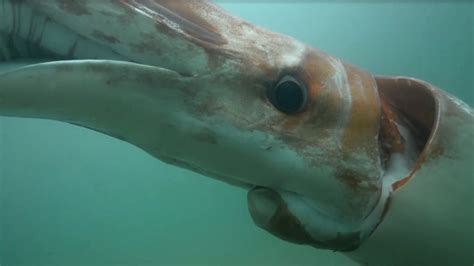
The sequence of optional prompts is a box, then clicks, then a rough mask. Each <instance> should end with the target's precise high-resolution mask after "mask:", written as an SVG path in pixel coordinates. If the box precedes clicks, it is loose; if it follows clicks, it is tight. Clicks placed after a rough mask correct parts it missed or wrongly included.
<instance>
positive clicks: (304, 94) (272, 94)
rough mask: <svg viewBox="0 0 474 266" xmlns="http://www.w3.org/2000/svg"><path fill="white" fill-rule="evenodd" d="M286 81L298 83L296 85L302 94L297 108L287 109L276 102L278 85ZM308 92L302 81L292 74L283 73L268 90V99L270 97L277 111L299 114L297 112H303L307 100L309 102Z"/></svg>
mask: <svg viewBox="0 0 474 266" xmlns="http://www.w3.org/2000/svg"><path fill="white" fill-rule="evenodd" d="M286 82H292V83H294V84H296V85H298V87H299V88H300V91H301V94H302V102H301V105H300V107H299V108H298V109H297V110H288V109H286V108H284V107H282V106H281V104H279V103H278V100H277V96H276V92H277V90H278V87H279V86H281V85H282V84H284V83H286ZM308 94H309V91H308V88H307V87H306V86H305V85H304V83H303V82H301V81H299V80H298V79H297V78H296V77H294V76H292V75H285V76H283V77H282V78H281V79H280V81H278V83H277V84H276V85H275V86H273V87H272V88H271V89H270V90H269V99H270V102H271V103H272V105H273V106H274V107H275V108H276V109H277V110H278V111H280V112H282V113H284V114H288V115H295V114H299V113H301V112H303V111H304V110H305V109H306V107H307V106H308V102H309V101H308Z"/></svg>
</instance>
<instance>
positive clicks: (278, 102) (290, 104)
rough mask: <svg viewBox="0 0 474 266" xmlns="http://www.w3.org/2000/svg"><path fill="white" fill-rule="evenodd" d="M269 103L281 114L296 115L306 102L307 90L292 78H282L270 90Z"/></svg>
mask: <svg viewBox="0 0 474 266" xmlns="http://www.w3.org/2000/svg"><path fill="white" fill-rule="evenodd" d="M269 96H270V97H269V98H270V101H271V102H272V104H273V105H274V106H275V107H276V108H277V109H278V110H280V111H281V112H283V113H286V114H296V113H299V112H301V111H302V110H303V109H304V108H305V107H306V105H307V102H308V90H307V88H306V86H304V85H303V84H301V83H300V82H299V81H298V80H296V79H295V78H294V77H292V76H285V77H283V78H282V79H281V80H280V82H278V84H277V85H276V86H275V87H273V88H272V89H271V90H270V95H269Z"/></svg>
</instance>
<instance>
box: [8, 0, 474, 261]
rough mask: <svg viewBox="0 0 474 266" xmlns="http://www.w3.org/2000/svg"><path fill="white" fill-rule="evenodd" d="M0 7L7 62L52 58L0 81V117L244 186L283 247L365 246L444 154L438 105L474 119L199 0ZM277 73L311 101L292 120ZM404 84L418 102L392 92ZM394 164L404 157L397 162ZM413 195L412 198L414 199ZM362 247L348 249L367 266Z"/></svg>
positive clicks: (434, 96) (455, 105)
mask: <svg viewBox="0 0 474 266" xmlns="http://www.w3.org/2000/svg"><path fill="white" fill-rule="evenodd" d="M2 4H3V5H2V7H1V9H0V14H2V17H1V18H2V19H3V21H2V24H1V25H2V26H0V27H1V28H0V30H1V32H2V36H1V40H2V47H3V49H2V53H1V54H0V56H1V57H2V58H3V59H4V60H6V61H12V60H16V59H40V58H46V60H45V61H48V63H44V64H32V65H30V66H27V67H25V68H11V69H10V70H9V71H6V73H4V74H2V76H0V84H1V89H0V103H1V105H0V114H1V115H6V116H20V117H40V118H47V119H54V120H59V121H64V122H69V123H73V124H76V125H80V126H83V127H87V128H91V129H93V130H96V131H99V132H102V133H105V134H107V135H110V136H113V137H116V138H119V139H122V140H124V141H127V142H129V143H131V144H134V145H136V146H138V147H140V148H142V149H143V150H145V151H146V152H148V153H150V154H151V155H153V156H155V157H156V158H158V159H160V160H163V161H165V162H168V163H171V164H174V165H177V166H181V167H184V168H187V169H190V170H193V171H195V172H198V173H201V174H204V175H207V176H210V177H213V178H217V179H220V180H223V181H225V182H228V183H230V184H233V185H236V186H240V187H243V188H246V189H249V195H248V201H249V202H248V204H249V210H250V213H251V215H252V218H253V219H254V221H255V223H256V224H257V225H258V226H260V227H262V228H263V229H265V230H267V231H269V232H270V233H272V234H274V235H276V236H278V237H280V238H282V239H285V240H288V241H291V242H295V243H301V244H308V245H312V246H315V247H318V248H325V249H331V250H338V251H349V250H353V249H355V248H357V247H359V246H360V245H361V243H363V242H364V241H365V240H366V239H367V238H368V237H369V236H370V235H371V233H372V232H374V230H375V228H376V227H377V225H379V224H380V223H381V221H382V219H383V217H384V216H385V215H387V213H390V209H389V203H390V202H391V201H390V200H389V199H390V195H392V194H393V195H396V194H395V192H396V190H397V189H399V188H401V187H403V186H404V185H405V184H409V183H410V182H408V181H409V180H411V179H412V178H413V177H414V176H415V174H416V172H417V170H418V169H420V168H421V166H422V165H425V164H426V161H427V159H426V158H429V155H430V154H432V153H434V152H433V150H442V149H447V147H445V146H447V145H448V144H444V142H443V141H441V142H440V143H441V144H439V146H440V147H441V148H436V149H435V148H431V147H432V144H433V143H434V142H433V141H431V140H433V139H444V138H448V139H451V138H452V136H450V135H449V134H447V133H444V131H442V130H437V129H438V128H444V126H443V123H444V120H442V119H438V118H439V117H444V116H445V113H444V112H441V111H439V110H440V109H439V108H440V107H439V106H441V105H439V104H438V105H436V104H434V103H445V102H446V104H447V105H450V106H452V108H451V109H453V110H454V111H452V112H448V113H449V114H451V113H453V116H454V117H459V119H460V120H462V121H467V123H470V122H472V110H471V109H470V108H469V107H465V106H464V105H462V104H461V103H459V102H458V100H456V99H454V98H452V97H448V96H445V95H444V94H443V93H442V92H440V91H439V90H437V89H436V88H433V87H432V86H429V85H426V84H424V83H423V82H421V81H417V80H414V79H407V80H408V81H407V82H405V83H403V82H401V85H393V84H394V83H395V84H398V83H397V82H398V81H397V80H396V79H391V78H385V79H384V78H375V77H373V76H372V75H370V74H369V73H367V72H365V71H364V70H360V69H358V68H356V67H354V66H351V65H349V64H346V63H344V62H341V61H340V60H338V59H336V58H334V57H332V56H329V55H327V54H326V53H324V52H322V51H320V50H317V49H315V48H311V47H308V46H306V45H304V44H302V43H300V42H298V41H296V40H293V39H291V38H290V37H286V36H282V35H278V34H276V33H272V32H269V31H266V30H264V29H261V28H258V27H255V26H253V25H250V24H249V23H247V22H245V21H242V20H240V19H238V18H235V17H233V16H231V15H230V14H227V13H226V12H225V11H223V10H221V9H220V8H219V7H217V6H215V5H214V4H212V3H210V2H207V1H153V0H141V1H140V0H123V1H102V2H97V1H92V0H90V1H64V0H63V1H59V0H58V1H55V0H50V1H41V2H40V1H32V0H24V1H6V0H4V1H3V2H2ZM55 40H62V42H57V41H55ZM22 47H23V48H24V47H26V48H24V49H22ZM286 76H291V77H293V78H295V79H297V80H298V81H299V82H300V83H301V84H303V85H304V86H305V87H306V88H307V95H308V103H307V105H305V107H304V108H303V110H302V111H301V112H299V113H296V114H291V115H289V114H285V113H283V112H280V111H279V110H278V109H277V108H275V106H274V105H273V104H272V102H271V100H270V98H269V91H271V89H272V88H273V87H275V86H276V85H277V84H278V83H279V82H280V81H281V80H282V79H283V78H284V77H286ZM83 77H88V78H87V79H86V80H84V79H83ZM413 87H414V88H415V89H413V90H414V91H415V92H416V94H415V96H413V97H411V96H410V97H409V96H408V94H407V93H403V94H402V93H399V90H402V89H406V88H413ZM433 91H435V93H433ZM411 92H412V91H410V94H411ZM423 96H428V98H427V97H423ZM426 99H431V102H432V104H430V101H426ZM420 103H423V104H420ZM84 106H87V108H84ZM432 114H437V115H438V116H434V115H432ZM465 123H466V122H465ZM404 129H406V131H407V133H405V134H404V133H403V130H404ZM438 132H441V133H439V136H438V135H437V134H438ZM468 132H472V130H470V129H469V130H468ZM433 136H436V137H433ZM410 140H412V141H411V142H413V143H412V145H410V144H409V143H410ZM436 147H437V146H436ZM453 152H457V151H453ZM441 155H443V153H441ZM399 157H400V158H399ZM397 158H399V159H397ZM394 161H395V162H398V161H401V162H402V164H403V165H402V166H401V167H396V168H397V169H396V170H393V169H391V165H393V164H394ZM466 178H467V181H464V183H465V182H468V181H469V176H467V177H466ZM460 184H463V182H460ZM465 193H467V194H465V195H467V196H466V197H467V198H469V197H471V196H472V192H469V191H467V192H465ZM394 198H395V197H394ZM406 198H407V201H408V202H410V201H413V200H417V197H416V192H413V193H412V195H410V196H406ZM471 198H472V197H471ZM408 204H409V203H406V204H402V206H401V207H400V208H403V205H405V206H406V205H408ZM398 217H402V216H398ZM433 217H434V216H431V213H430V212H428V213H427V214H426V215H425V217H424V218H425V219H426V220H427V221H430V220H431V219H432V218H433ZM391 219H392V218H391ZM393 219H397V217H395V218H393ZM469 221H472V215H471V218H470V220H469V219H467V220H466V222H469ZM462 227H466V226H465V224H462ZM399 228H403V226H400V227H396V228H395V229H393V230H395V231H396V230H397V229H399ZM466 230H468V231H469V228H466ZM380 231H381V230H377V231H376V232H380ZM471 232H472V229H471ZM382 234H383V233H382ZM467 236H468V238H467V242H468V243H471V244H472V237H471V236H472V234H467ZM369 239H370V238H369ZM390 241H393V239H391V240H390ZM469 241H470V242H469ZM368 243H370V242H368ZM447 243H448V244H449V242H447ZM467 246H468V247H469V245H467ZM471 246H472V245H471ZM367 250H368V252H365V253H364V252H357V251H355V252H354V253H352V254H353V255H351V256H353V257H354V258H355V259H356V260H358V261H360V262H369V261H368V258H370V253H371V251H372V250H373V249H372V248H368V249H367ZM387 250H390V248H387ZM406 250H410V248H409V247H407V249H406ZM429 253H430V250H429V249H427V251H426V254H429ZM466 254H467V253H466V252H461V255H460V260H462V261H468V260H469V256H468V255H466ZM426 257H427V256H423V259H425V258H426ZM374 261H375V260H374ZM422 261H425V260H422ZM370 263H373V262H371V261H370Z"/></svg>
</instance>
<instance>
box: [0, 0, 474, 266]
mask: <svg viewBox="0 0 474 266" xmlns="http://www.w3.org/2000/svg"><path fill="white" fill-rule="evenodd" d="M218 2H219V3H220V4H221V5H222V6H223V7H224V8H226V9H227V10H229V11H230V12H231V13H233V14H235V15H237V16H240V17H243V18H245V19H247V20H249V21H250V22H252V23H254V24H258V25H261V26H264V27H267V28H270V29H271V30H273V31H277V32H281V33H284V34H288V35H291V36H293V37H295V38H297V39H299V40H301V41H304V42H306V43H308V44H311V45H313V46H316V47H318V48H320V49H322V50H324V51H326V52H328V53H330V54H332V55H334V56H336V57H339V58H341V59H343V60H345V61H348V62H350V63H352V64H355V65H358V66H360V67H362V68H365V69H367V70H369V71H370V72H372V73H376V74H383V75H407V76H413V77H416V78H419V79H423V80H425V81H428V82H430V83H432V84H434V85H436V86H438V87H440V88H442V89H444V90H446V91H448V92H450V93H452V94H454V95H456V96H458V97H459V98H461V99H462V100H464V101H465V102H467V103H468V104H469V105H470V106H474V95H473V94H474V92H473V90H474V84H473V83H474V78H473V76H474V66H473V65H474V63H473V61H474V42H473V36H474V21H473V20H474V19H473V17H474V3H473V2H470V1H465V2H462V1H459V2H456V3H455V2H454V1H453V3H450V2H436V1H433V2H428V1H417V2H415V3H409V2H406V1H394V2H388V1H383V3H375V2H370V1H369V2H363V3H362V2H355V1H335V2H329V1H311V2H310V1H307V2H298V3H292V2H290V1H280V2H278V1H262V2H258V3H253V2H251V1H244V2H239V1H218ZM246 193H247V192H246V191H244V190H241V189H238V188H234V187H231V186H229V185H227V184H224V183H221V182H219V181H215V180H212V179H209V178H206V177H203V176H200V175H197V174H194V173H191V172H189V171H186V170H182V169H179V168H176V167H173V166H170V165H166V164H164V163H162V162H160V161H158V160H156V159H154V158H152V157H151V156H150V155H148V154H147V153H145V152H143V151H141V150H139V149H138V148H136V147H134V146H132V145H130V144H127V143H125V142H122V141H119V140H116V139H113V138H111V137H108V136H105V135H102V134H99V133H96V132H93V131H89V130H86V129H83V128H79V127H75V126H72V125H68V124H64V123H59V122H53V121H45V120H33V119H16V118H0V264H1V265H2V266H10V265H328V266H330V265H337V266H339V265H341V266H344V265H347V266H349V265H354V263H352V262H351V261H350V260H349V259H347V258H345V257H344V256H342V255H340V254H339V253H334V252H329V251H321V250H317V249H314V248H311V247H305V246H298V245H294V244H290V243H286V242H283V241H281V240H279V239H276V238H275V237H273V236H271V235H269V234H268V233H266V232H264V231H262V230H260V229H258V228H257V227H256V226H255V225H254V224H253V222H252V221H251V218H250V215H249V214H248V211H247V202H246Z"/></svg>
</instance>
